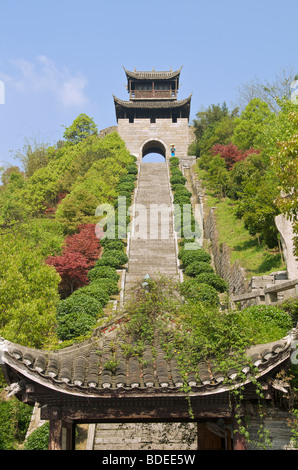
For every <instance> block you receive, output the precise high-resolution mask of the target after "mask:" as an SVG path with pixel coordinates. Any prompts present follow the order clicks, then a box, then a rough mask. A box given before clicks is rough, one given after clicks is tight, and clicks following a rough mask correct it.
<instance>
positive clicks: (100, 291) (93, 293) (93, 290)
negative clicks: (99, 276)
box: [72, 280, 110, 316]
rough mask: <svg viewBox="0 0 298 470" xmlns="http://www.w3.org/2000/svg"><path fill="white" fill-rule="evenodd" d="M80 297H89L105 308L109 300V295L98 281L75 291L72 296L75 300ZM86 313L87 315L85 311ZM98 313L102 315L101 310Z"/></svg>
mask: <svg viewBox="0 0 298 470" xmlns="http://www.w3.org/2000/svg"><path fill="white" fill-rule="evenodd" d="M81 296H83V298H84V299H85V296H87V297H91V298H92V300H93V299H95V300H96V301H97V302H99V304H100V306H101V307H105V306H106V305H107V303H108V301H109V300H110V295H109V293H108V291H107V289H105V287H104V285H103V284H101V283H100V282H99V281H98V280H96V281H92V282H91V283H90V284H89V285H88V286H84V287H80V289H78V290H76V291H75V292H74V293H73V294H72V297H74V298H75V299H76V298H80V297H81ZM94 310H95V309H94ZM92 311H93V310H92ZM86 313H89V311H88V310H86ZM98 313H102V309H99V310H98ZM98 313H97V314H98ZM90 315H91V313H90ZM93 316H94V315H93Z"/></svg>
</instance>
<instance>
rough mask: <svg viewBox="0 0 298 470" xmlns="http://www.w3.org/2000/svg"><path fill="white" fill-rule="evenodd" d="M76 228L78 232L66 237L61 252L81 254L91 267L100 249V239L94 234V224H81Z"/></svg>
mask: <svg viewBox="0 0 298 470" xmlns="http://www.w3.org/2000/svg"><path fill="white" fill-rule="evenodd" d="M78 229H79V233H75V234H74V235H69V236H68V237H66V239H65V247H64V250H63V252H64V253H80V254H82V255H83V256H85V258H86V259H87V262H88V264H89V269H91V268H92V267H93V266H94V264H95V261H96V260H97V259H98V258H99V255H100V251H101V246H100V241H99V239H98V238H97V236H96V234H95V224H83V225H80V226H79V227H78Z"/></svg>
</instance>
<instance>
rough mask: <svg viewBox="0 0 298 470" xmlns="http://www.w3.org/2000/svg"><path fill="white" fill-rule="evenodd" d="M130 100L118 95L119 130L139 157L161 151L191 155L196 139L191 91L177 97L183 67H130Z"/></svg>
mask: <svg viewBox="0 0 298 470" xmlns="http://www.w3.org/2000/svg"><path fill="white" fill-rule="evenodd" d="M124 70H125V74H126V78H127V91H128V93H129V101H123V100H120V99H119V98H116V97H115V96H114V104H115V110H116V118H117V123H118V133H119V135H120V137H121V138H122V139H123V140H124V142H125V143H126V146H127V148H128V150H129V151H130V153H131V154H133V155H135V156H136V157H137V158H138V159H139V160H142V158H143V157H144V156H145V155H147V154H148V153H159V154H161V155H162V156H163V157H164V158H165V159H166V160H168V159H169V158H170V157H171V148H172V147H173V146H174V147H175V156H176V157H178V158H179V159H180V160H183V159H185V158H186V159H187V153H188V146H189V144H190V143H191V141H192V139H193V138H192V131H191V128H190V126H189V114H190V102H191V95H190V96H189V97H188V98H186V99H184V100H177V94H178V90H179V79H180V72H181V68H180V69H179V70H177V71H175V72H173V71H172V70H170V71H166V72H161V71H155V70H152V71H151V72H139V71H133V72H130V71H128V70H126V69H124Z"/></svg>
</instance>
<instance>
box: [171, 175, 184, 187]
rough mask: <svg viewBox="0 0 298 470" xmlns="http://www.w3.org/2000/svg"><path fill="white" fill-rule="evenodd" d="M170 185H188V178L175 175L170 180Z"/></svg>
mask: <svg viewBox="0 0 298 470" xmlns="http://www.w3.org/2000/svg"><path fill="white" fill-rule="evenodd" d="M170 183H171V185H172V184H185V183H186V178H185V177H184V176H180V175H173V176H171V178H170Z"/></svg>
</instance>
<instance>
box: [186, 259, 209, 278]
mask: <svg viewBox="0 0 298 470" xmlns="http://www.w3.org/2000/svg"><path fill="white" fill-rule="evenodd" d="M213 272H214V270H213V268H212V266H211V265H210V264H208V263H204V262H202V261H194V262H192V263H190V264H189V265H188V266H186V268H185V274H186V275H187V276H190V277H195V276H197V275H198V274H201V273H213Z"/></svg>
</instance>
